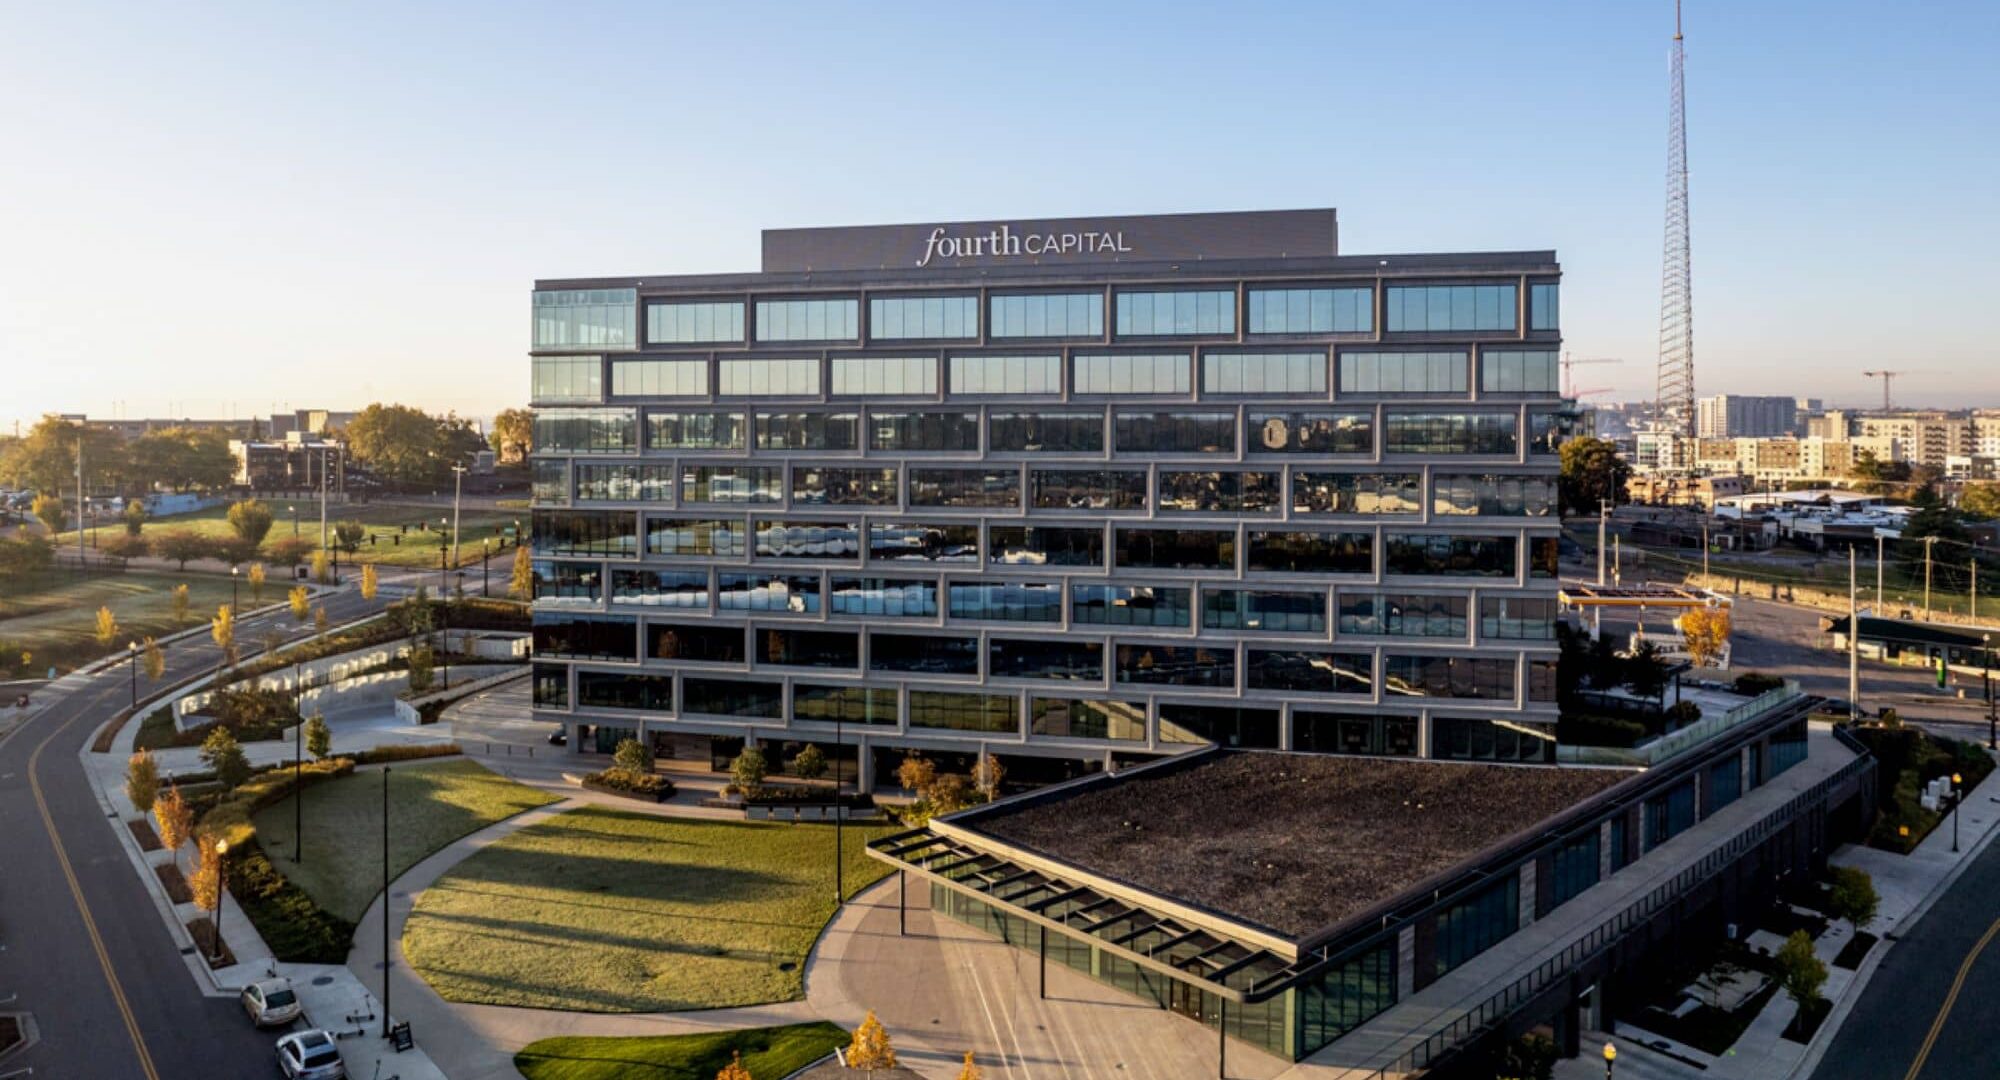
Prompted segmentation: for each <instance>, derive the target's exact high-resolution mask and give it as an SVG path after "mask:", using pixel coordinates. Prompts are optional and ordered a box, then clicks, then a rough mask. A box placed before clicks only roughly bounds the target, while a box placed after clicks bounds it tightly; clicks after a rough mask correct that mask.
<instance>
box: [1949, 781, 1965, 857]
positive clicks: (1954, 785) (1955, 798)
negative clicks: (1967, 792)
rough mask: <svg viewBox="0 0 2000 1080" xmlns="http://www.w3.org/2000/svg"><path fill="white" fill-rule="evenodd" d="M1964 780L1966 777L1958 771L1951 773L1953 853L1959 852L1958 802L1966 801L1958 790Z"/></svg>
mask: <svg viewBox="0 0 2000 1080" xmlns="http://www.w3.org/2000/svg"><path fill="white" fill-rule="evenodd" d="M1964 782H1965V778H1964V777H1963V776H1960V775H1959V774H1957V773H1952V774H1951V853H1952V854H1953V855H1956V854H1958V804H1959V803H1962V802H1964V801H1965V796H1964V794H1963V793H1961V792H1960V791H1959V790H1958V785H1959V784H1961V783H1964Z"/></svg>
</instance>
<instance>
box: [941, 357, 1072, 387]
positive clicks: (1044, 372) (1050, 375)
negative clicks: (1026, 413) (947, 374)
mask: <svg viewBox="0 0 2000 1080" xmlns="http://www.w3.org/2000/svg"><path fill="white" fill-rule="evenodd" d="M1062 390H1063V379H1062V357H1060V356H1054V355H1050V356H954V357H952V358H951V392H952V393H954V394H967V395H973V396H981V395H987V394H1023V395H1026V394H1043V395H1054V394H1060V393H1062Z"/></svg>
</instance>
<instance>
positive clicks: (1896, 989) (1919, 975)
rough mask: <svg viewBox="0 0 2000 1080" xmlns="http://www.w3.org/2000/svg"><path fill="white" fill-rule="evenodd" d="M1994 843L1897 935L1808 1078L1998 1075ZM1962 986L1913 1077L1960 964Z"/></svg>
mask: <svg viewBox="0 0 2000 1080" xmlns="http://www.w3.org/2000/svg"><path fill="white" fill-rule="evenodd" d="M1995 895H2000V845H1994V846H1989V847H1988V848H1987V849H1986V850H1985V851H1984V852H1983V853H1981V854H1980V856H1979V858H1978V859H1976V860H1974V861H1973V863H1972V865H1971V866H1970V867H1968V868H1967V869H1966V872H1965V874H1964V876H1962V877H1960V878H1959V879H1958V881H1957V882H1956V883H1955V884H1954V885H1953V886H1952V887H1951V889H1950V890H1949V891H1947V892H1946V893H1945V894H1944V895H1943V896H1941V897H1939V898H1938V902H1937V903H1936V904H1935V905H1934V906H1933V907H1932V908H1931V910H1930V911H1929V912H1928V913H1926V914H1925V915H1924V917H1923V918H1922V919H1921V920H1919V921H1918V922H1917V924H1916V926H1915V927H1913V928H1911V929H1910V931H1909V932H1908V933H1907V934H1905V935H1904V936H1903V939H1902V941H1901V942H1900V943H1898V944H1897V945H1896V947H1895V948H1894V949H1892V950H1890V951H1889V953H1888V955H1887V956H1885V957H1884V958H1883V960H1882V965H1881V966H1880V967H1879V968H1877V969H1876V970H1875V976H1874V978H1872V979H1870V980H1869V982H1868V986H1867V988H1866V989H1864V990H1863V991H1862V994H1861V1000H1860V1001H1858V1002H1856V1003H1855V1007H1854V1011H1853V1013H1852V1014H1850V1015H1849V1016H1848V1018H1847V1022H1846V1023H1845V1024H1842V1025H1841V1028H1840V1031H1839V1032H1838V1033H1837V1034H1836V1035H1835V1036H1834V1039H1833V1044H1832V1045H1831V1046H1830V1047H1829V1048H1828V1049H1827V1054H1826V1057H1825V1059H1824V1060H1822V1061H1821V1062H1820V1066H1819V1068H1818V1069H1817V1070H1816V1071H1815V1072H1814V1073H1813V1080H1850V1078H1851V1080H1897V1078H1898V1077H1906V1076H1907V1077H1910V1078H1911V1080H1991V1078H1992V1077H1994V1076H1996V1075H2000V1054H1996V1051H1995V1050H1994V1048H1993V1032H1994V1031H1995V1030H2000V942H1984V943H1983V942H1982V938H1992V937H1995V936H2000V935H1996V934H1994V933H1993V932H1992V928H1993V927H1995V926H2000V922H1996V919H1995V916H1996V915H2000V905H1996V904H1995V903H1994V900H1993V898H1994V896H1995ZM1982 944H1984V946H1985V947H1984V948H1983V949H1982V950H1981V951H1980V952H1979V954H1978V955H1977V956H1976V957H1975V958H1973V959H1972V960H1971V962H1970V964H1969V966H1966V967H1965V969H1964V970H1965V982H1964V985H1963V986H1962V987H1961V988H1960V989H1959V991H1958V993H1957V995H1956V998H1955V1000H1954V1001H1953V1002H1952V1005H1951V1009H1950V1012H1949V1014H1948V1015H1947V1016H1946V1017H1945V1019H1944V1022H1943V1024H1942V1026H1941V1027H1939V1028H1938V1034H1937V1038H1936V1042H1935V1044H1934V1045H1932V1046H1931V1047H1930V1049H1929V1051H1928V1053H1927V1055H1926V1056H1925V1058H1924V1064H1923V1067H1922V1069H1921V1070H1919V1071H1918V1072H1916V1073H1914V1074H1912V1073H1911V1072H1910V1068H1911V1065H1912V1064H1913V1063H1914V1062H1915V1061H1916V1058H1917V1055H1918V1054H1919V1052H1921V1051H1922V1050H1923V1047H1924V1043H1925V1041H1926V1039H1927V1037H1928V1036H1929V1034H1930V1032H1931V1029H1932V1026H1933V1024H1935V1023H1936V1022H1937V1018H1938V1015H1939V1011H1940V1009H1941V1008H1942V1007H1943V1006H1944V1004H1945V1001H1946V998H1947V996H1949V995H1951V993H1952V984H1953V982H1954V980H1956V979H1957V978H1958V976H1959V972H1960V969H1961V965H1964V964H1966V959H1967V956H1968V954H1970V953H1971V952H1972V950H1973V948H1974V947H1975V946H1977V945H1982Z"/></svg>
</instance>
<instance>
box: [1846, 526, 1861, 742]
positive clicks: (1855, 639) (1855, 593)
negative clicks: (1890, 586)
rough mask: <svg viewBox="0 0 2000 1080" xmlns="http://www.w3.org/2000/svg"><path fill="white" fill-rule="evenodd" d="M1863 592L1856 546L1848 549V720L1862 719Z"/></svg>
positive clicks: (1850, 545)
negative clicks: (1861, 646) (1857, 569)
mask: <svg viewBox="0 0 2000 1080" xmlns="http://www.w3.org/2000/svg"><path fill="white" fill-rule="evenodd" d="M1860 641H1861V590H1860V582H1859V580H1858V579H1857V578H1856V576H1855V563H1854V545H1852V544H1849V545H1848V547H1847V719H1848V720H1850V721H1854V720H1859V719H1861V649H1860Z"/></svg>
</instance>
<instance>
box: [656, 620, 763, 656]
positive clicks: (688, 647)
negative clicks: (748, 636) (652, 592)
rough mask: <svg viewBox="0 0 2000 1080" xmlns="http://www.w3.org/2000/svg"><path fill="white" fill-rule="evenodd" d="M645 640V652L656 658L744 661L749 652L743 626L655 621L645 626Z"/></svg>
mask: <svg viewBox="0 0 2000 1080" xmlns="http://www.w3.org/2000/svg"><path fill="white" fill-rule="evenodd" d="M646 641H647V646H646V655H647V656H650V657H652V658H654V659H656V660H682V661H686V662H688V663H698V664H741V663H743V662H744V661H745V660H747V659H749V655H750V654H749V653H748V652H747V651H746V650H745V649H744V647H743V628H742V627H741V626H726V625H719V624H711V623H698V624H694V625H689V626H676V625H673V624H669V623H652V624H650V625H648V626H647V627H646Z"/></svg>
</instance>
